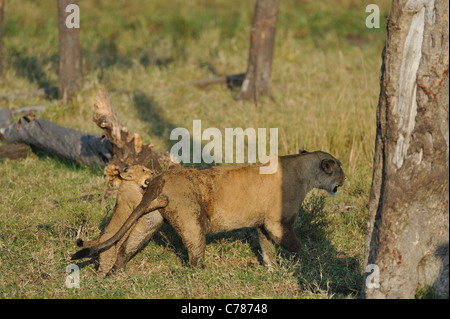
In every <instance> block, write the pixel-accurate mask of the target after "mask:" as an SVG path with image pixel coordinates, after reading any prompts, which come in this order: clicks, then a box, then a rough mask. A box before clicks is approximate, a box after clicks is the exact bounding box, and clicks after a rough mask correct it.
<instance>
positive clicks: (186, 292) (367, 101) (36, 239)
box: [0, 0, 390, 298]
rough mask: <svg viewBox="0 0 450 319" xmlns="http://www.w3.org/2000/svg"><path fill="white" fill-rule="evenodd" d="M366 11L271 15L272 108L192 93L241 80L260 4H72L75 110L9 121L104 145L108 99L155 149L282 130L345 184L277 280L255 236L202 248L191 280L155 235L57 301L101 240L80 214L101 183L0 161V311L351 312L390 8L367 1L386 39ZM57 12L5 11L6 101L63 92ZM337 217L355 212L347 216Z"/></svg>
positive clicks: (228, 236) (312, 213) (32, 5)
mask: <svg viewBox="0 0 450 319" xmlns="http://www.w3.org/2000/svg"><path fill="white" fill-rule="evenodd" d="M371 2H373V1H360V0H340V1H331V0H326V1H320V2H318V1H294V0H283V1H282V4H281V6H280V13H279V23H278V29H277V36H276V47H275V54H274V61H273V74H272V87H273V100H272V99H268V98H262V99H260V100H259V101H258V107H257V108H256V107H255V104H254V103H253V102H252V101H235V100H234V99H233V97H234V96H235V94H236V92H235V91H230V90H229V89H227V88H226V87H225V86H220V85H217V86H212V87H210V88H208V89H205V90H200V89H196V88H193V87H191V86H189V85H188V83H189V82H190V81H195V80H198V79H201V78H205V77H212V76H214V75H216V74H235V73H240V72H244V71H245V69H246V66H247V55H248V46H249V32H250V27H251V21H252V14H253V8H254V1H237V0H215V1H203V0H196V1H189V2H186V1H181V0H167V1H138V0H133V1H113V2H111V1H106V0H104V1H95V2H93V1H91V2H84V1H81V2H80V10H81V46H82V55H83V72H84V80H85V86H84V88H83V90H81V91H80V92H79V93H78V94H77V95H76V96H75V98H74V99H73V101H71V102H70V103H69V104H68V105H65V106H63V105H61V104H60V102H59V101H58V100H54V99H45V98H42V97H28V98H22V99H16V100H10V101H4V100H0V108H2V109H9V108H17V107H22V106H29V105H37V104H43V105H45V106H46V107H47V110H46V112H45V113H43V114H41V116H42V117H44V118H46V119H48V120H51V121H54V122H56V123H58V124H61V125H65V126H70V127H73V128H76V129H80V130H83V131H86V132H90V133H94V134H101V130H100V129H99V128H98V127H97V126H96V125H95V124H94V123H93V122H92V115H93V98H94V96H95V93H96V91H97V90H98V89H99V88H105V89H107V90H108V92H109V94H110V97H111V99H112V102H113V104H114V106H115V108H116V111H117V113H118V115H119V117H120V119H121V120H122V122H123V123H124V124H125V125H126V126H127V127H128V128H130V129H132V130H133V131H136V132H139V133H140V134H141V135H142V138H143V140H144V143H149V142H152V143H154V144H155V150H157V151H166V150H168V149H169V148H170V146H171V145H172V144H171V142H170V141H169V134H170V131H171V130H172V129H173V128H175V127H186V128H187V129H188V130H189V131H190V132H191V133H192V120H194V119H201V120H202V128H203V129H205V128H207V127H217V128H219V129H220V130H221V131H222V134H224V129H225V128H226V127H242V128H247V127H255V128H256V127H266V128H269V127H277V128H278V130H279V154H280V155H284V154H292V153H295V152H297V150H298V149H299V148H302V149H307V150H319V149H320V150H324V151H327V152H330V153H331V154H333V155H335V156H336V157H337V158H339V159H340V160H341V162H342V163H343V168H344V170H345V172H346V174H347V176H348V179H347V181H346V184H345V186H344V187H343V189H342V191H341V193H340V194H339V195H338V196H337V197H334V198H331V197H327V196H325V195H324V193H323V192H322V191H314V192H312V193H311V194H310V195H309V196H308V198H307V199H306V200H305V202H304V204H303V206H302V208H301V210H300V212H299V218H298V220H297V222H296V225H295V230H296V233H297V236H298V237H299V239H300V241H301V243H302V251H301V253H300V254H299V256H298V257H296V258H293V257H290V256H289V255H287V254H286V253H285V252H284V251H283V250H281V249H279V248H277V254H278V255H279V258H278V263H279V265H278V267H276V268H275V269H274V270H273V271H268V269H267V268H265V267H264V266H261V264H260V261H261V258H260V256H259V247H258V241H257V234H256V231H255V230H253V229H242V230H236V231H233V232H230V233H224V234H217V235H211V236H208V246H207V250H206V260H205V264H206V268H205V269H195V270H192V269H189V268H188V267H186V258H187V253H186V250H185V248H184V247H183V245H182V243H181V239H180V237H179V236H178V234H177V233H176V232H175V231H174V230H173V229H172V228H171V227H170V226H169V225H164V226H163V227H162V228H161V229H160V231H159V233H158V234H156V235H155V237H154V238H153V240H152V241H151V242H150V243H149V244H148V245H147V246H146V247H145V249H143V250H142V251H141V252H140V253H139V254H137V255H136V256H135V257H134V258H133V259H132V260H131V261H130V263H129V264H128V265H127V268H126V270H125V271H119V272H117V273H116V274H114V275H113V276H111V277H109V278H97V276H96V275H95V264H94V263H92V262H89V261H84V262H80V263H79V265H80V267H81V270H80V275H81V289H67V288H66V287H65V284H64V283H65V278H66V276H67V274H66V273H65V268H66V266H67V265H69V264H70V261H69V257H70V255H71V254H72V253H73V252H75V251H76V247H75V245H74V241H75V239H76V238H77V235H78V234H80V236H82V237H83V238H86V239H90V238H94V237H95V236H97V235H98V234H99V232H100V227H101V225H104V222H103V221H104V220H105V218H107V217H108V216H109V215H110V214H111V212H112V209H113V206H114V201H113V200H107V201H103V202H95V201H94V202H83V201H73V199H75V198H77V197H79V196H82V195H86V194H96V193H102V192H103V191H104V190H105V188H106V183H105V181H104V179H103V174H102V171H101V170H98V169H92V168H85V167H77V166H75V165H73V164H71V163H68V162H65V161H63V160H60V159H58V158H55V157H53V156H44V155H36V154H34V153H32V152H31V151H30V152H29V156H28V158H27V159H25V160H17V161H10V160H0V190H1V191H0V298H355V297H357V296H358V291H359V289H360V287H361V284H362V272H363V269H362V268H363V265H362V262H363V248H364V233H365V224H366V214H367V207H366V205H367V202H368V196H369V190H370V183H371V174H372V160H373V153H374V141H375V112H376V105H377V101H378V94H379V83H378V75H379V69H380V64H381V51H382V48H383V45H384V40H385V29H384V25H385V20H386V18H385V16H386V15H387V13H388V10H389V5H390V2H389V1H387V0H383V1H375V3H377V4H379V6H380V11H381V18H382V19H381V24H380V25H381V26H382V27H381V28H380V29H378V30H368V29H366V28H365V25H364V22H365V17H366V13H365V6H366V5H367V4H368V3H371ZM56 24H57V17H56V3H55V2H54V1H40V2H39V3H37V2H36V1H31V0H23V1H20V4H19V3H18V2H17V3H16V2H15V1H7V4H6V7H5V21H4V39H3V57H4V65H5V67H6V70H5V74H4V76H2V77H1V78H0V94H7V93H14V92H23V91H29V90H33V89H36V88H40V87H47V86H57V84H58V76H57V73H58V72H57V71H58V55H57V54H58V42H57V40H58V33H57V27H56ZM345 206H351V207H350V208H349V209H348V210H347V208H344V207H345Z"/></svg>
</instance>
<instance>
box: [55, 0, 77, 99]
mask: <svg viewBox="0 0 450 319" xmlns="http://www.w3.org/2000/svg"><path fill="white" fill-rule="evenodd" d="M70 4H76V5H78V0H58V30H59V88H58V95H59V98H60V99H63V101H64V102H65V101H67V100H70V99H71V97H72V95H73V93H74V92H75V91H76V90H78V89H79V88H81V87H82V86H83V72H82V64H81V53H80V40H79V37H80V29H79V28H68V27H67V25H66V19H67V17H68V16H69V14H71V12H70V10H69V12H66V8H67V6H68V5H70Z"/></svg>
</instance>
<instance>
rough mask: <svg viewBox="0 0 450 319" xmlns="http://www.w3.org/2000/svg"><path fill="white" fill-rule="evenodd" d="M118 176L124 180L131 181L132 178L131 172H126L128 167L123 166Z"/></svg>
mask: <svg viewBox="0 0 450 319" xmlns="http://www.w3.org/2000/svg"><path fill="white" fill-rule="evenodd" d="M120 178H122V179H123V180H125V181H131V180H133V174H132V173H131V172H128V167H125V169H124V170H123V171H122V172H121V173H120Z"/></svg>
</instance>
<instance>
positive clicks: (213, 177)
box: [72, 151, 346, 267]
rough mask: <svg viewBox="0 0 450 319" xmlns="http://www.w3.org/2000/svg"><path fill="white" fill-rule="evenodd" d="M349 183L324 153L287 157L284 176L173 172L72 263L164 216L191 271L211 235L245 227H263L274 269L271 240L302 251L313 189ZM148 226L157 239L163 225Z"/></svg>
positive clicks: (281, 169)
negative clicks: (301, 218) (303, 211)
mask: <svg viewBox="0 0 450 319" xmlns="http://www.w3.org/2000/svg"><path fill="white" fill-rule="evenodd" d="M345 178H346V177H345V174H344V172H343V170H342V169H341V163H340V162H339V161H338V160H337V159H335V158H334V157H333V156H331V155H330V154H328V153H324V152H321V151H317V152H311V153H310V152H306V151H302V152H301V153H300V154H296V155H288V156H281V157H279V161H278V170H277V171H276V172H275V173H274V174H270V175H269V174H267V175H264V174H260V173H259V167H258V166H216V167H212V168H207V169H200V170H199V169H190V168H186V169H177V170H172V171H167V172H164V173H162V174H161V175H159V176H157V177H156V178H154V179H153V180H152V181H151V182H150V184H149V187H148V189H147V191H146V192H145V194H144V197H143V199H142V202H141V203H140V204H139V205H138V206H137V207H136V209H135V210H134V211H133V213H132V214H131V215H130V217H129V218H128V220H127V221H126V222H125V223H124V225H123V226H122V227H121V228H120V230H119V231H118V232H117V233H116V234H115V235H114V236H113V237H112V238H110V239H109V240H107V241H105V242H102V243H100V244H98V245H95V246H92V247H89V248H85V249H82V250H80V251H78V252H77V253H75V254H74V255H73V256H72V259H73V260H75V259H80V258H84V257H87V256H89V255H91V254H92V253H95V252H98V251H102V250H104V249H108V248H109V247H110V246H111V245H113V244H114V243H116V242H117V241H118V240H120V239H121V238H122V236H123V235H124V234H125V233H126V232H127V231H128V229H129V228H130V227H131V226H132V225H133V224H134V223H135V222H136V221H137V220H138V219H139V218H140V217H141V216H142V215H144V214H148V215H150V216H151V215H154V216H157V215H158V214H161V215H162V217H164V218H165V219H166V220H167V221H169V222H170V223H171V224H172V226H173V227H174V228H175V229H176V230H177V231H178V233H179V234H180V236H181V238H182V240H183V244H184V245H185V246H186V249H187V250H188V253H189V264H190V266H191V267H196V266H198V265H199V263H200V262H201V260H202V257H203V256H204V253H205V245H206V234H208V233H217V232H224V231H230V230H233V229H236V228H242V227H258V235H259V241H260V245H261V250H262V255H263V259H264V262H266V263H268V262H270V259H269V255H268V247H267V243H268V242H269V239H272V240H274V241H275V242H276V243H278V244H280V245H281V246H283V247H285V248H286V249H287V250H288V251H290V252H297V251H298V250H299V248H300V242H299V240H298V239H297V237H296V235H295V233H294V229H293V224H294V221H295V219H296V217H297V214H298V212H299V208H300V205H301V203H302V201H303V199H304V198H305V195H306V194H307V193H308V192H309V191H310V190H312V189H313V188H320V189H324V190H326V191H327V192H328V193H329V194H331V195H336V194H337V191H338V187H340V186H342V185H343V183H344V180H345ZM157 210H158V211H157ZM148 226H149V228H148V231H149V232H151V233H154V229H155V228H157V227H159V226H160V224H158V223H155V224H154V225H153V226H151V225H148ZM119 255H120V254H119ZM127 261H128V256H125V257H123V256H118V261H117V262H116V266H117V267H118V266H123V265H124V264H125V263H126V262H127Z"/></svg>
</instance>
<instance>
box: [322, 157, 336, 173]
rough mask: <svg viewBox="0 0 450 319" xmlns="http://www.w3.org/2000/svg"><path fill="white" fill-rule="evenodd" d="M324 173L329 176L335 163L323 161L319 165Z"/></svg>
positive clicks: (327, 160) (328, 160)
mask: <svg viewBox="0 0 450 319" xmlns="http://www.w3.org/2000/svg"><path fill="white" fill-rule="evenodd" d="M320 165H321V166H322V169H323V170H324V172H325V173H327V174H331V173H332V172H333V167H334V165H336V163H335V162H334V161H333V160H330V159H325V160H323V161H322V163H321V164H320Z"/></svg>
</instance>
